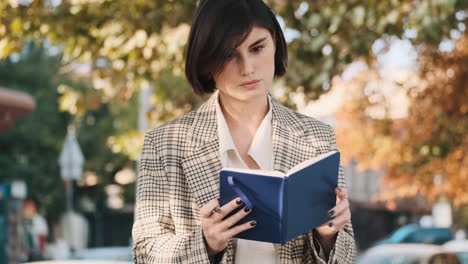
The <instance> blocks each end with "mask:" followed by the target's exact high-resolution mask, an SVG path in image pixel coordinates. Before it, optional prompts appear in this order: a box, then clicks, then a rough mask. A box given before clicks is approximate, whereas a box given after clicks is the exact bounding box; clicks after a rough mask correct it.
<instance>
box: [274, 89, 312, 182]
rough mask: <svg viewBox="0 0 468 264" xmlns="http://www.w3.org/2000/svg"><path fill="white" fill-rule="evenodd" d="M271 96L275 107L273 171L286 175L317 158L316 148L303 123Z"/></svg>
mask: <svg viewBox="0 0 468 264" xmlns="http://www.w3.org/2000/svg"><path fill="white" fill-rule="evenodd" d="M269 96H270V102H271V105H272V107H273V109H272V110H273V111H272V112H273V113H272V114H273V118H272V131H273V132H272V133H273V153H274V154H273V156H274V161H273V169H274V170H277V171H281V172H283V173H286V172H287V171H288V170H289V169H291V168H292V167H294V166H296V165H297V164H299V163H301V162H303V161H305V160H307V159H310V158H312V157H315V156H316V153H317V151H316V148H315V147H314V146H313V144H312V143H311V142H309V141H307V138H306V137H305V135H304V129H303V127H302V121H301V120H300V119H299V118H298V117H297V116H296V114H294V113H293V112H292V111H291V110H290V109H288V108H286V107H285V106H283V105H281V104H280V103H279V102H278V101H276V100H275V99H273V98H272V97H271V95H269Z"/></svg>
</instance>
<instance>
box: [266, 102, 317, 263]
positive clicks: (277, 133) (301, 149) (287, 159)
mask: <svg viewBox="0 0 468 264" xmlns="http://www.w3.org/2000/svg"><path fill="white" fill-rule="evenodd" d="M270 98H271V99H270V102H271V105H272V107H273V113H272V114H273V118H272V122H273V123H272V130H273V152H274V162H273V166H274V170H277V171H281V172H283V173H286V172H287V171H288V170H290V169H291V168H292V167H294V166H296V165H297V164H299V163H301V162H303V161H305V160H307V159H310V158H312V157H315V156H316V155H317V151H316V148H315V147H314V146H313V144H312V143H311V142H309V141H307V139H306V136H305V135H304V129H303V127H302V121H301V120H300V119H299V118H298V117H297V116H296V114H294V113H293V112H292V111H291V110H290V109H288V108H286V107H285V106H283V105H281V104H280V103H279V102H278V101H276V100H275V99H273V98H272V97H271V96H270ZM304 246H305V239H304V238H301V237H299V238H297V239H293V240H291V241H289V242H288V243H286V244H284V245H277V249H278V253H279V257H280V263H289V262H290V261H291V260H292V259H294V258H295V256H292V254H294V252H297V250H303V248H304ZM304 252H305V251H304Z"/></svg>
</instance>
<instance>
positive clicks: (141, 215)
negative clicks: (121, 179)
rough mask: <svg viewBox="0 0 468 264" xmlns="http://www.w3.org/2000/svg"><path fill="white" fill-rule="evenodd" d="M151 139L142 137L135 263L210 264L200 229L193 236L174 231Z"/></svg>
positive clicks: (164, 178) (166, 189) (164, 181)
mask: <svg viewBox="0 0 468 264" xmlns="http://www.w3.org/2000/svg"><path fill="white" fill-rule="evenodd" d="M151 136H152V134H150V133H147V134H146V135H145V139H144V144H143V151H142V155H141V159H140V169H139V171H140V173H139V176H138V182H137V194H136V196H137V199H136V200H137V201H136V216H135V217H136V218H135V222H134V225H133V230H132V237H133V257H134V260H135V263H137V264H153V263H200V264H202V263H203V264H204V263H210V259H209V258H208V254H207V251H206V247H205V243H204V240H203V233H202V229H201V226H198V227H197V228H196V229H195V230H194V231H192V232H184V233H180V232H179V233H178V232H176V230H175V226H174V223H173V219H172V217H171V211H170V201H169V198H170V195H169V182H168V179H167V175H166V173H165V170H164V167H163V164H162V162H161V159H160V157H159V154H158V152H157V146H156V145H155V144H154V142H153V139H152V137H151Z"/></svg>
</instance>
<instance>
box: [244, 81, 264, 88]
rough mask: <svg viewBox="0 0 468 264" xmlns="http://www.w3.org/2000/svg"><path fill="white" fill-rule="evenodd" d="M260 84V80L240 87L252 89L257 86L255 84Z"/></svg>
mask: <svg viewBox="0 0 468 264" xmlns="http://www.w3.org/2000/svg"><path fill="white" fill-rule="evenodd" d="M259 82H260V80H254V81H248V82H243V83H242V84H241V86H243V87H245V88H253V87H255V86H257V84H258V83H259Z"/></svg>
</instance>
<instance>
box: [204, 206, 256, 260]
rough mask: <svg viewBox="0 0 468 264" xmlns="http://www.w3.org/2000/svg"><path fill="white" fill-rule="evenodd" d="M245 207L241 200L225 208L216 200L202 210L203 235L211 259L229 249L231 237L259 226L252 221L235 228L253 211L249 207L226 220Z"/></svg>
mask: <svg viewBox="0 0 468 264" xmlns="http://www.w3.org/2000/svg"><path fill="white" fill-rule="evenodd" d="M243 205H244V203H243V202H242V200H241V199H240V198H236V199H234V200H232V201H230V202H229V203H227V204H225V205H224V206H222V207H219V201H218V199H214V200H211V201H209V202H208V203H207V204H205V205H204V206H203V207H202V208H201V209H200V217H201V222H202V223H201V224H202V229H203V235H204V236H205V240H206V244H207V245H206V249H207V251H208V255H209V256H210V257H213V256H215V255H216V254H218V253H219V252H221V251H223V250H224V249H225V248H226V247H227V245H228V242H229V239H230V238H231V237H233V236H235V235H237V234H238V233H240V232H242V231H245V230H248V229H251V228H254V227H255V225H256V224H257V223H256V222H255V221H250V222H246V223H244V224H242V225H237V226H234V225H235V224H236V223H237V222H238V221H239V220H241V219H242V218H244V217H245V216H246V215H248V214H249V213H250V212H251V211H252V210H251V209H250V208H247V206H245V207H244V208H243V209H242V210H239V211H238V212H236V213H235V214H233V215H231V216H230V217H228V218H226V219H224V217H226V215H228V214H229V213H230V212H232V211H233V210H234V209H236V208H237V207H239V206H243ZM223 219H224V220H223ZM232 226H234V227H232ZM231 227H232V228H231Z"/></svg>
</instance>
